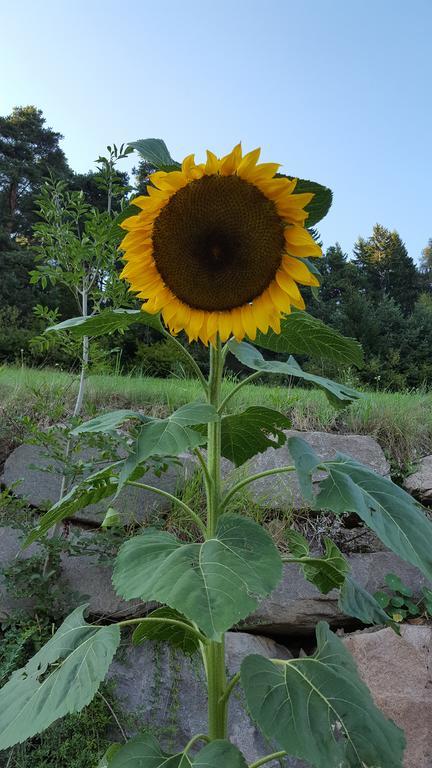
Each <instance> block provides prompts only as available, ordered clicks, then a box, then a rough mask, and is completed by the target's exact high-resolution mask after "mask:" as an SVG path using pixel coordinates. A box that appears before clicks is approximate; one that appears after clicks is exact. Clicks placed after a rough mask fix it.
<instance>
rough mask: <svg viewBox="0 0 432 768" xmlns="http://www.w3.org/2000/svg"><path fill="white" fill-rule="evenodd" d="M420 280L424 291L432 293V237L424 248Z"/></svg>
mask: <svg viewBox="0 0 432 768" xmlns="http://www.w3.org/2000/svg"><path fill="white" fill-rule="evenodd" d="M420 281H421V287H422V291H426V292H427V293H432V237H430V238H429V240H428V244H427V245H426V246H425V247H424V248H423V250H422V254H421V258H420Z"/></svg>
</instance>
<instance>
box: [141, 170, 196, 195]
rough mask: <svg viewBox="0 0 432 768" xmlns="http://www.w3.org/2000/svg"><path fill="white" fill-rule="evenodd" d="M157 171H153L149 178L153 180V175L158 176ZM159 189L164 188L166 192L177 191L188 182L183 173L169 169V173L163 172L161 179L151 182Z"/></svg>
mask: <svg viewBox="0 0 432 768" xmlns="http://www.w3.org/2000/svg"><path fill="white" fill-rule="evenodd" d="M158 175H159V174H158V173H154V174H153V175H152V176H151V177H150V178H151V180H152V181H153V176H158ZM153 183H154V184H156V186H157V187H159V189H163V190H166V191H167V192H177V190H179V189H182V187H185V186H186V184H187V183H188V180H187V178H186V176H185V175H184V173H182V172H181V171H170V173H164V175H163V177H161V179H158V180H157V181H155V182H153Z"/></svg>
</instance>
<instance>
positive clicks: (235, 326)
mask: <svg viewBox="0 0 432 768" xmlns="http://www.w3.org/2000/svg"><path fill="white" fill-rule="evenodd" d="M231 323H232V332H233V335H234V336H235V338H236V339H237V341H241V340H242V339H244V336H245V330H244V327H243V322H242V313H241V307H234V308H233V309H232V310H231Z"/></svg>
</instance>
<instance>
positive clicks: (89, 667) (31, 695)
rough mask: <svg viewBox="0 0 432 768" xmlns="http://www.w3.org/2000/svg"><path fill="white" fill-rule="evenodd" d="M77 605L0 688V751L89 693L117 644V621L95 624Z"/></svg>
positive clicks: (89, 697)
mask: <svg viewBox="0 0 432 768" xmlns="http://www.w3.org/2000/svg"><path fill="white" fill-rule="evenodd" d="M85 608H86V606H81V607H80V608H77V609H76V610H75V611H74V612H73V613H71V615H70V616H68V618H67V619H66V620H65V621H64V622H63V624H62V625H61V627H60V628H59V629H58V630H57V632H56V633H55V635H54V636H53V637H52V638H51V640H49V642H48V643H47V644H46V645H44V647H43V648H41V650H40V651H38V653H37V654H36V655H35V656H33V658H32V659H30V661H29V662H28V663H27V664H26V665H25V667H23V668H22V669H19V670H17V671H16V672H14V673H13V675H12V677H11V679H10V680H9V682H7V683H6V685H5V686H4V687H3V688H2V689H1V690H0V750H2V749H7V748H8V747H11V746H13V745H14V744H20V743H21V742H23V741H25V740H26V739H29V738H31V737H32V736H34V735H35V734H36V733H40V732H41V731H43V730H45V728H48V726H49V725H51V723H53V722H54V720H57V719H58V718H60V717H64V715H67V714H68V713H70V712H79V711H80V710H81V709H82V708H83V707H85V706H86V705H87V704H88V703H89V702H90V701H91V700H92V698H93V696H94V694H95V693H96V691H97V689H98V688H99V684H100V683H101V681H102V680H103V679H104V677H105V675H106V673H107V672H108V668H109V666H110V664H111V661H112V659H113V656H114V653H115V651H116V649H117V647H118V645H119V643H120V629H119V627H118V626H117V625H116V624H111V625H110V626H108V627H97V626H92V625H91V624H87V623H86V622H85V620H84V610H85Z"/></svg>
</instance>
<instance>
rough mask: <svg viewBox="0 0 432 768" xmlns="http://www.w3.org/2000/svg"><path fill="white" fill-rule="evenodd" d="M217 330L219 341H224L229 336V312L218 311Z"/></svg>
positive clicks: (230, 324) (230, 322) (230, 323)
mask: <svg viewBox="0 0 432 768" xmlns="http://www.w3.org/2000/svg"><path fill="white" fill-rule="evenodd" d="M218 330H219V336H220V337H221V341H226V340H227V339H229V337H230V336H231V331H232V319H231V312H228V311H227V312H219V313H218Z"/></svg>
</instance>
